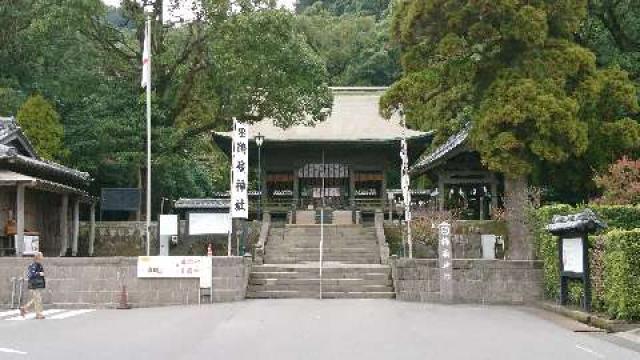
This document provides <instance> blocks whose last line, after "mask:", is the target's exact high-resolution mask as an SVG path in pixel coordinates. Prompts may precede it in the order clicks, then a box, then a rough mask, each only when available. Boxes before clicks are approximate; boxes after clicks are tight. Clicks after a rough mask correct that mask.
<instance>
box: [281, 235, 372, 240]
mask: <svg viewBox="0 0 640 360" xmlns="http://www.w3.org/2000/svg"><path fill="white" fill-rule="evenodd" d="M269 240H289V241H305V240H307V241H310V240H318V241H320V234H314V235H291V234H287V235H285V236H284V237H282V236H273V234H272V235H271V236H269ZM324 240H325V241H354V240H363V241H376V237H375V236H369V235H336V234H324Z"/></svg>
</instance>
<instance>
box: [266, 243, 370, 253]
mask: <svg viewBox="0 0 640 360" xmlns="http://www.w3.org/2000/svg"><path fill="white" fill-rule="evenodd" d="M267 250H271V251H276V252H280V251H284V252H293V253H301V252H310V251H313V252H318V251H320V247H319V246H318V244H316V246H315V247H314V246H267ZM322 251H324V252H325V253H337V254H357V253H371V252H374V253H377V252H378V247H377V246H375V245H372V246H366V247H365V246H358V247H351V246H345V247H333V246H323V247H322Z"/></svg>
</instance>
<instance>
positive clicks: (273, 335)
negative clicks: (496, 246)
mask: <svg viewBox="0 0 640 360" xmlns="http://www.w3.org/2000/svg"><path fill="white" fill-rule="evenodd" d="M571 329H577V330H588V329H586V328H584V327H581V326H576V325H575V323H573V322H571V321H568V320H564V319H560V318H557V317H555V316H553V315H550V314H547V313H541V312H540V311H538V310H532V309H527V308H515V307H481V306H441V305H430V304H418V303H405V302H399V301H393V300H325V301H319V300H253V301H244V302H239V303H231V304H215V305H207V306H201V307H198V306H191V307H172V308H156V309H134V310H124V311H118V310H98V311H95V312H86V313H82V314H79V315H77V316H69V317H66V318H64V319H60V320H56V321H54V320H43V321H37V320H32V321H0V359H47V360H57V359H60V360H62V359H64V360H69V359H109V360H112V359H119V360H121V359H135V360H141V359H153V360H164V359H167V360H169V359H171V360H174V359H247V360H254V359H278V360H286V359H305V360H309V359H332V360H333V359H371V360H374V359H402V360H405V359H420V360H425V359H437V360H441V359H452V360H453V359H455V360H458V359H459V360H468V359H474V360H475V359H491V360H500V359H505V360H543V359H550V360H555V359H562V360H571V359H580V360H589V359H615V360H625V359H629V360H631V359H634V360H637V359H640V353H639V352H636V351H638V350H640V347H638V345H637V344H634V343H632V342H629V341H628V340H625V339H622V338H620V337H617V336H614V335H607V334H602V333H596V334H594V333H588V332H587V333H585V332H574V331H572V330H571ZM634 347H635V348H634ZM634 349H635V351H634Z"/></svg>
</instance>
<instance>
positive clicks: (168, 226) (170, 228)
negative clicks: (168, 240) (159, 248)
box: [160, 215, 178, 236]
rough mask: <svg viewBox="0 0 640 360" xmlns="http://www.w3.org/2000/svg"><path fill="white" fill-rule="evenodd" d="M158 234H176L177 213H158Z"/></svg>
mask: <svg viewBox="0 0 640 360" xmlns="http://www.w3.org/2000/svg"><path fill="white" fill-rule="evenodd" d="M160 235H169V236H172V235H178V215H160Z"/></svg>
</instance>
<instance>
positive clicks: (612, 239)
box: [528, 204, 640, 319]
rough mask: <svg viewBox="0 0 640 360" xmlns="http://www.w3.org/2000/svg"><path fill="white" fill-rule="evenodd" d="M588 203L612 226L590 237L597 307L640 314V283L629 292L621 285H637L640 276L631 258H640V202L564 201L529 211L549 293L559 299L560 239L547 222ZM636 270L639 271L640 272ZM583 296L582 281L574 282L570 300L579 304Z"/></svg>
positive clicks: (613, 312) (639, 266)
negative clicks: (639, 286) (638, 247)
mask: <svg viewBox="0 0 640 360" xmlns="http://www.w3.org/2000/svg"><path fill="white" fill-rule="evenodd" d="M585 207H589V208H590V209H592V210H594V211H595V212H596V214H598V216H600V218H601V219H602V220H604V221H605V222H607V225H608V226H609V228H608V229H607V230H606V231H605V232H603V233H602V234H600V236H590V237H589V242H590V245H591V248H592V251H591V259H590V263H591V271H592V272H591V277H592V284H593V295H592V302H593V307H594V310H596V311H607V312H608V313H609V314H610V315H611V316H613V317H616V318H624V319H629V318H635V317H638V316H639V314H640V309H639V307H640V297H639V296H638V294H637V292H634V291H638V290H637V283H635V285H636V287H633V286H631V287H629V290H628V292H621V290H620V289H621V288H624V287H625V286H629V285H634V283H633V280H635V279H640V276H639V275H640V264H638V263H637V262H636V263H632V261H631V260H629V259H635V260H637V261H640V252H637V246H640V234H639V232H640V206H604V205H594V206H578V207H572V206H570V205H566V204H560V205H552V206H545V207H542V208H540V209H536V210H534V211H533V212H532V213H531V214H529V219H528V222H529V225H530V228H531V231H532V235H533V238H534V244H535V246H536V255H537V256H538V258H539V259H541V260H543V261H544V291H545V296H546V297H547V298H549V299H554V300H555V299H557V298H558V297H559V293H560V280H559V279H560V270H559V265H558V248H557V246H558V245H557V239H556V238H555V237H554V236H552V235H551V234H550V233H549V232H548V231H547V230H546V226H547V224H549V222H550V221H551V219H552V218H553V216H554V215H567V214H571V213H576V212H579V211H580V210H582V209H584V208H585ZM634 229H635V230H634ZM634 239H635V240H634ZM622 254H624V255H625V256H627V257H624V256H623V255H622ZM630 254H635V255H630ZM631 264H635V265H634V266H635V268H634V269H633V270H631V269H630V268H629V266H631ZM634 271H638V273H635V272H634ZM614 274H615V276H614ZM624 279H626V280H624ZM623 280H624V281H626V282H624V281H623ZM636 281H639V280H636ZM612 289H616V290H612ZM634 289H635V290H634ZM618 293H620V295H619V296H618V295H616V294H618ZM581 296H582V286H581V284H579V283H578V282H572V283H570V284H569V301H570V302H572V303H574V304H578V303H579V299H580V297H581Z"/></svg>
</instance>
